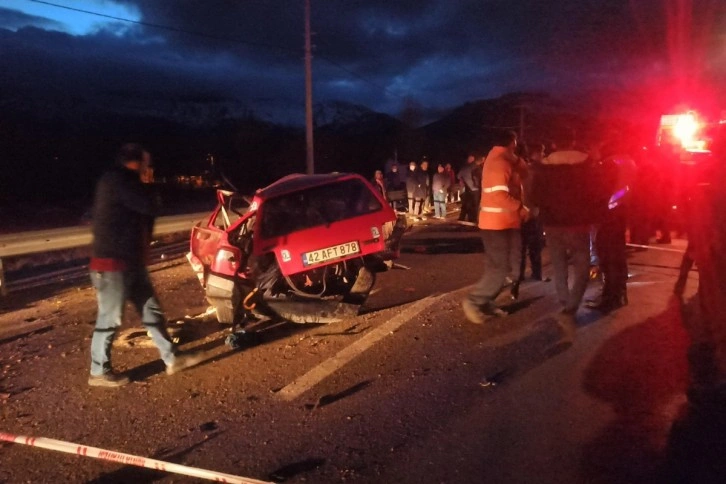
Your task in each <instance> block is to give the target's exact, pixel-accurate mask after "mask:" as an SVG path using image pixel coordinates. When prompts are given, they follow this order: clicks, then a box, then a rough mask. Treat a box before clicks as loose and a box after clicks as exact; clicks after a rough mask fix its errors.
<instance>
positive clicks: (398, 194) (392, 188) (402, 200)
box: [384, 162, 406, 212]
mask: <svg viewBox="0 0 726 484" xmlns="http://www.w3.org/2000/svg"><path fill="white" fill-rule="evenodd" d="M384 182H385V187H386V193H387V195H388V200H389V202H390V204H391V206H392V207H393V208H394V210H396V211H399V212H405V211H406V182H404V181H403V178H402V175H401V173H400V171H399V169H398V163H396V162H393V163H392V164H391V168H390V170H389V171H387V172H386V174H385V176H384Z"/></svg>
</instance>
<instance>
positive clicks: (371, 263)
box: [187, 173, 406, 324]
mask: <svg viewBox="0 0 726 484" xmlns="http://www.w3.org/2000/svg"><path fill="white" fill-rule="evenodd" d="M217 198H218V205H217V207H216V208H215V210H214V211H213V212H212V214H211V215H210V216H209V218H208V219H207V221H206V223H200V224H197V226H195V227H194V228H193V229H192V233H191V241H190V252H189V254H188V255H187V258H188V260H189V262H190V264H191V266H192V268H193V270H194V271H195V272H196V274H197V276H198V278H199V281H200V282H201V284H202V287H203V288H204V289H205V291H206V297H207V300H208V301H209V302H210V304H212V305H213V306H214V307H215V308H216V312H217V319H218V321H219V322H220V323H229V324H234V323H236V322H239V321H241V320H243V319H244V318H245V317H249V316H254V317H272V318H281V319H285V320H289V321H293V322H298V323H331V322H335V321H339V320H341V319H343V318H345V317H350V316H352V315H355V314H357V312H358V309H359V308H360V306H361V305H362V304H363V303H364V302H365V300H366V298H367V297H368V294H369V293H370V291H371V289H372V287H373V284H374V282H375V274H376V272H379V271H382V270H386V269H388V268H390V267H391V266H392V261H393V259H395V258H396V257H398V255H399V242H400V239H401V236H402V235H403V232H404V231H405V229H406V218H405V216H404V215H397V214H396V213H395V212H394V210H393V209H392V208H391V207H390V206H389V204H388V203H387V201H386V200H384V199H383V198H382V196H381V195H380V194H379V192H378V191H377V190H375V189H374V188H373V186H372V185H371V184H370V183H369V182H368V181H367V180H365V179H364V178H363V177H361V176H359V175H355V174H344V173H333V174H326V175H289V176H286V177H284V178H282V179H280V180H278V181H277V182H275V183H273V184H271V185H269V186H268V187H266V188H263V189H260V190H258V191H257V192H256V193H255V195H254V197H253V198H252V199H251V200H250V199H249V198H248V197H244V196H242V195H240V194H238V193H235V192H231V191H225V190H218V192H217Z"/></svg>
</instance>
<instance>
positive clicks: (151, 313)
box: [91, 267, 175, 375]
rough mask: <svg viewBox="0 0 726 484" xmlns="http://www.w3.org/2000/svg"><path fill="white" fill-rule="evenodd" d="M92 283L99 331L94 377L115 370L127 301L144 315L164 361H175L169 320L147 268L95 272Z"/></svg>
mask: <svg viewBox="0 0 726 484" xmlns="http://www.w3.org/2000/svg"><path fill="white" fill-rule="evenodd" d="M91 283H92V284H93V287H94V288H95V289H96V300H97V301H98V316H97V318H96V328H95V329H94V331H93V337H92V338H91V375H102V374H103V373H106V372H109V371H111V346H112V344H113V340H114V338H115V337H116V332H117V331H118V328H119V326H121V321H122V320H123V314H124V306H125V305H126V300H127V299H128V300H129V301H131V303H132V304H133V305H134V307H135V308H136V310H137V311H138V312H139V314H140V315H141V322H142V324H143V325H144V327H145V328H146V330H147V331H148V332H149V333H150V334H151V339H152V341H153V342H154V344H155V345H156V346H157V348H159V353H161V359H162V360H163V361H164V363H166V364H167V365H170V364H172V363H173V362H174V351H175V348H174V343H172V341H171V338H170V337H169V334H168V333H167V331H166V318H165V317H164V313H163V312H162V310H161V306H160V305H159V301H157V299H156V294H155V293H154V288H153V287H152V285H151V281H150V280H149V273H148V272H147V271H146V268H145V267H140V268H135V269H129V270H126V271H123V272H99V271H91Z"/></svg>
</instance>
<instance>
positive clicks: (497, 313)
mask: <svg viewBox="0 0 726 484" xmlns="http://www.w3.org/2000/svg"><path fill="white" fill-rule="evenodd" d="M461 308H462V309H463V310H464V316H466V319H468V320H469V322H471V323H474V324H484V322H485V321H486V320H487V319H489V317H504V316H507V315H508V314H509V313H507V312H506V311H505V310H503V309H500V308H498V307H496V306H495V305H494V304H492V303H489V304H487V305H485V307H483V308H481V307H479V306H477V305H476V304H474V303H473V302H471V301H469V299H464V300H463V301H462V302H461Z"/></svg>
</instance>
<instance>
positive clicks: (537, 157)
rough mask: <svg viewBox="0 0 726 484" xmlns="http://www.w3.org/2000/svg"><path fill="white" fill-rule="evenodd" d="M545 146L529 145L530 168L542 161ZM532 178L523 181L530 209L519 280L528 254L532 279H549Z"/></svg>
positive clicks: (525, 229) (526, 201) (525, 228)
mask: <svg viewBox="0 0 726 484" xmlns="http://www.w3.org/2000/svg"><path fill="white" fill-rule="evenodd" d="M544 150H545V147H544V145H543V144H541V143H532V144H530V145H528V146H527V150H526V155H527V158H526V160H527V166H529V169H530V170H534V168H535V167H537V166H539V165H540V164H541V163H542V159H543V158H544ZM532 179H533V177H528V178H526V179H525V180H524V181H523V185H524V202H525V204H526V205H527V206H528V207H529V209H530V216H529V219H528V220H527V221H525V222H522V263H521V264H520V266H519V282H520V283H521V282H523V281H524V279H525V277H524V273H525V270H526V268H527V255H529V263H530V269H531V271H532V279H534V280H536V281H549V278H546V277H544V276H543V275H542V249H543V248H544V228H543V227H542V221H541V220H540V218H539V209H538V208H537V207H536V206H534V205H533V204H532V203H531V199H532Z"/></svg>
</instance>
